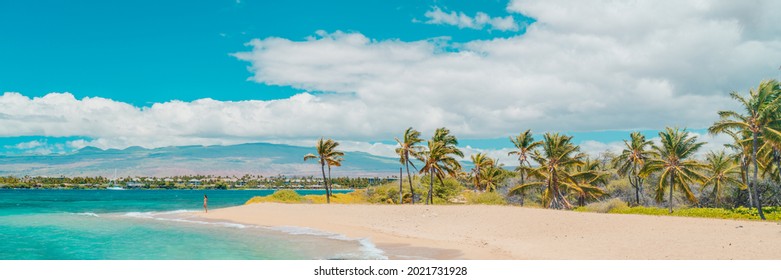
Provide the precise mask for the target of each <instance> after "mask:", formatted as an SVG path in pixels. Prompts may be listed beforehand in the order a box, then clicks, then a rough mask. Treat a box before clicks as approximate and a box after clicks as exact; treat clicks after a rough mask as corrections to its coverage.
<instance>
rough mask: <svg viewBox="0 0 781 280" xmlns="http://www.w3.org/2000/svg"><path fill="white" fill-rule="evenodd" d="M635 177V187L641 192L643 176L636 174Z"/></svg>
mask: <svg viewBox="0 0 781 280" xmlns="http://www.w3.org/2000/svg"><path fill="white" fill-rule="evenodd" d="M635 179H636V182H637V187H638V189H640V190H639V191H638V192H639V193H643V178H640V176H639V175H638V176H637V178H635ZM643 202H645V198H643ZM643 204H644V203H643ZM638 205H642V204H638Z"/></svg>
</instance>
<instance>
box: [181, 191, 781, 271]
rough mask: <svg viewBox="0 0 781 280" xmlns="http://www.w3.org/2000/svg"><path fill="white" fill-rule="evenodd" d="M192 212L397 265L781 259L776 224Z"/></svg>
mask: <svg viewBox="0 0 781 280" xmlns="http://www.w3.org/2000/svg"><path fill="white" fill-rule="evenodd" d="M192 215H195V216H197V217H199V218H203V219H215V220H228V221H233V222H238V223H244V224H256V225H264V226H298V227H308V228H314V229H318V230H323V231H329V232H334V233H341V234H344V235H346V236H348V237H352V238H369V239H370V240H371V241H373V242H374V243H375V244H377V246H378V247H379V248H381V249H383V250H385V252H386V253H387V254H388V255H389V256H390V257H391V258H396V259H405V258H413V259H419V258H433V259H776V260H777V259H781V225H779V224H778V223H775V222H759V221H734V220H719V219H702V218H682V217H658V216H644V215H618V214H597V213H578V212H571V211H558V210H545V209H533V208H522V207H513V206H487V205H448V206H424V205H414V206H412V205H338V204H332V205H316V204H277V203H258V204H250V205H244V206H238V207H231V208H223V209H216V210H213V211H210V212H209V213H208V214H203V213H200V214H192Z"/></svg>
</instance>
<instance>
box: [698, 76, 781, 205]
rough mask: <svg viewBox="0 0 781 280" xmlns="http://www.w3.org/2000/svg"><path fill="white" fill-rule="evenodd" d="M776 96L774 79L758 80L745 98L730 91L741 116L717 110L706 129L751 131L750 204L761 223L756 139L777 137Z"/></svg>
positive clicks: (780, 104)
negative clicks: (752, 199)
mask: <svg viewBox="0 0 781 280" xmlns="http://www.w3.org/2000/svg"><path fill="white" fill-rule="evenodd" d="M779 95H781V88H779V84H778V81H776V80H766V81H762V82H761V83H760V84H759V87H757V88H756V89H751V90H749V95H748V96H746V97H743V96H741V95H739V94H738V93H737V92H732V93H730V96H731V97H732V99H735V100H737V101H738V102H739V103H740V105H741V106H742V107H743V109H744V110H745V114H739V113H737V112H735V111H719V117H720V118H721V119H720V120H718V121H717V122H716V123H714V124H713V126H711V127H710V128H708V132H710V133H711V134H716V133H722V132H725V131H730V130H731V131H740V130H744V131H749V132H751V136H752V139H751V140H752V150H751V161H752V163H753V165H754V170H753V174H752V177H753V178H752V180H751V184H749V191H751V192H752V193H753V194H754V203H755V206H756V207H757V211H758V213H759V217H760V218H761V219H762V220H764V219H765V214H764V213H763V212H762V199H761V197H760V196H759V191H757V187H758V185H757V182H758V181H757V173H758V172H759V166H758V164H757V149H758V148H759V147H758V145H759V138H760V137H763V136H769V137H774V138H781V131H779V130H777V129H775V128H777V127H779V126H781V124H780V123H781V118H779V112H778V111H779V108H780V107H781V98H779Z"/></svg>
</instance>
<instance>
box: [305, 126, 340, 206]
mask: <svg viewBox="0 0 781 280" xmlns="http://www.w3.org/2000/svg"><path fill="white" fill-rule="evenodd" d="M338 146H339V142H336V141H334V140H332V139H328V140H325V139H323V138H320V140H317V144H316V145H315V149H316V150H317V155H315V154H311V153H310V154H306V155H305V156H304V161H307V160H309V159H316V160H317V162H318V163H320V171H321V172H322V173H323V184H325V199H326V202H327V203H331V188H330V186H329V184H328V178H326V177H325V166H326V165H328V173H329V177H330V173H331V171H330V170H331V165H332V164H338V165H341V157H343V156H344V153H343V152H341V151H338V150H336V147H338Z"/></svg>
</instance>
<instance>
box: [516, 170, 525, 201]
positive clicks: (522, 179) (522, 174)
mask: <svg viewBox="0 0 781 280" xmlns="http://www.w3.org/2000/svg"><path fill="white" fill-rule="evenodd" d="M520 167H521V170H520V173H521V185H523V184H524V181H525V180H524V178H523V177H524V175H525V173H526V171H523V162H521V164H520ZM518 193H519V194H520V195H521V206H523V199H524V197H523V190H521V191H519V192H518Z"/></svg>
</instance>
